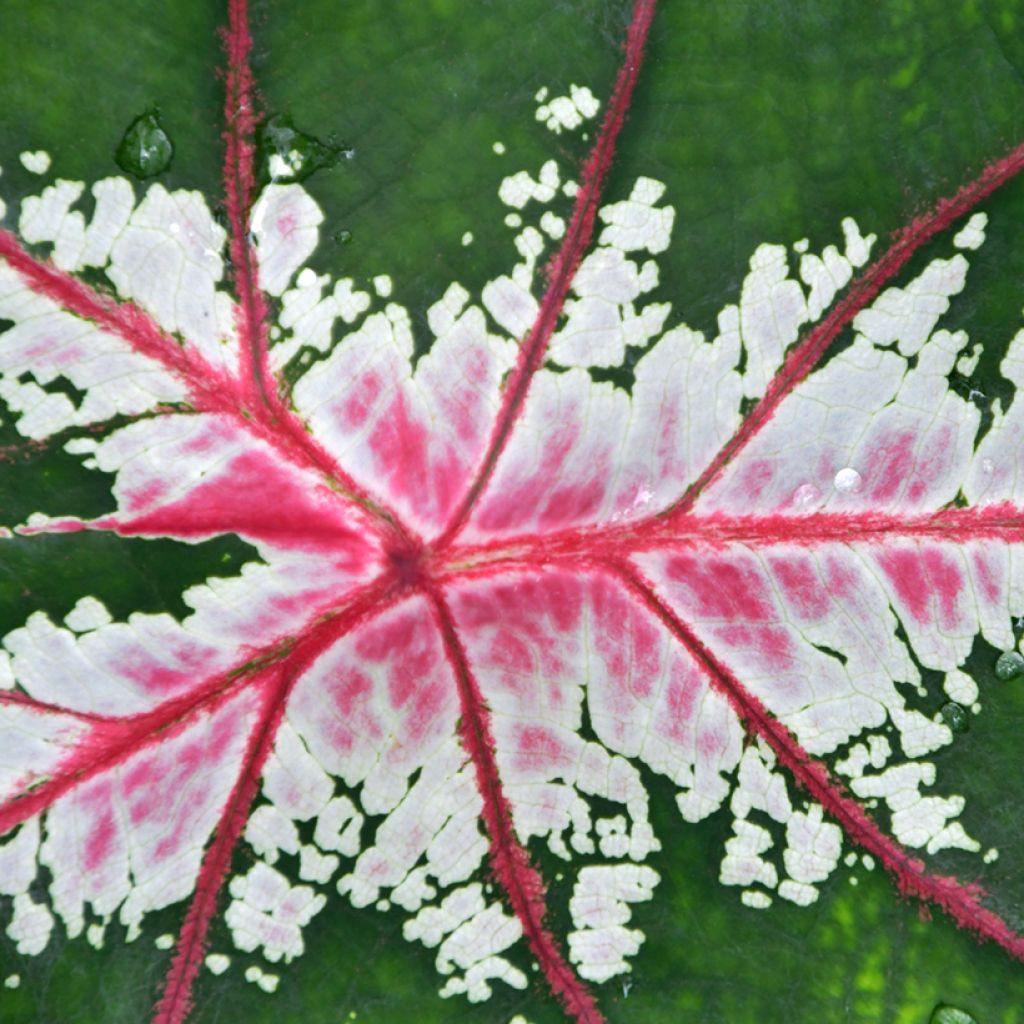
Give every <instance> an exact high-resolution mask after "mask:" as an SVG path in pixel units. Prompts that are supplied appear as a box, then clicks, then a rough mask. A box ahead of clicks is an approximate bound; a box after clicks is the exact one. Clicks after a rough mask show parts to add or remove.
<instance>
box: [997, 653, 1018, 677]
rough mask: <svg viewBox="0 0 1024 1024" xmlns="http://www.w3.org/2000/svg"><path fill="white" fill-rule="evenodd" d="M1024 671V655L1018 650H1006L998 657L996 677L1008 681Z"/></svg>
mask: <svg viewBox="0 0 1024 1024" xmlns="http://www.w3.org/2000/svg"><path fill="white" fill-rule="evenodd" d="M1021 672H1024V657H1021V655H1020V654H1018V653H1017V651H1004V652H1003V653H1002V654H1000V655H999V657H998V658H996V678H997V679H1001V680H1002V681H1003V682H1006V681H1007V680H1010V679H1016V678H1017V676H1019V675H1020V674H1021Z"/></svg>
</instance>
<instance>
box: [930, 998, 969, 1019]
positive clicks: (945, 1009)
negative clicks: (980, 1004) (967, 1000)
mask: <svg viewBox="0 0 1024 1024" xmlns="http://www.w3.org/2000/svg"><path fill="white" fill-rule="evenodd" d="M928 1024H978V1019H977V1017H975V1016H974V1015H973V1014H970V1013H968V1012H967V1011H966V1010H960V1009H958V1008H957V1007H955V1006H946V1005H945V1004H944V1003H940V1004H939V1005H938V1006H936V1007H935V1009H934V1010H933V1011H932V1015H931V1018H930V1019H929V1022H928Z"/></svg>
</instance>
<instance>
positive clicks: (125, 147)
mask: <svg viewBox="0 0 1024 1024" xmlns="http://www.w3.org/2000/svg"><path fill="white" fill-rule="evenodd" d="M173 156H174V145H173V144H172V143H171V139H170V136H168V134H167V132H166V131H164V127H163V125H162V124H161V123H160V115H159V114H158V113H157V111H155V110H148V111H146V113H145V114H141V115H140V116H139V117H137V118H135V120H134V121H132V123H131V124H130V125H128V130H127V131H126V132H125V133H124V138H123V139H121V142H120V144H119V145H118V147H117V150H116V152H115V153H114V160H115V161H116V162H117V166H118V167H120V168H121V170H122V171H126V172H127V173H128V174H131V175H133V176H134V177H136V178H152V177H155V176H156V175H157V174H160V173H161V172H163V171H166V170H167V168H168V167H170V165H171V157H173Z"/></svg>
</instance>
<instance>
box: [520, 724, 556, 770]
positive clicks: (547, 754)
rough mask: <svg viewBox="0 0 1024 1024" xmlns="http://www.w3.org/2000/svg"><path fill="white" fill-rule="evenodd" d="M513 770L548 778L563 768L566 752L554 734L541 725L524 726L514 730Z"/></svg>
mask: <svg viewBox="0 0 1024 1024" xmlns="http://www.w3.org/2000/svg"><path fill="white" fill-rule="evenodd" d="M514 742H515V746H516V756H515V770H516V771H517V772H523V773H524V774H525V773H530V774H533V773H536V774H538V775H541V776H543V777H549V776H551V775H552V774H554V773H556V772H557V771H558V770H559V769H560V768H563V767H564V766H565V764H566V761H567V760H568V758H569V754H568V751H567V750H566V748H565V745H564V744H563V743H562V741H561V740H560V739H559V738H558V737H557V736H556V735H555V733H554V732H553V731H552V730H551V729H548V728H547V727H546V726H543V725H524V726H520V727H519V728H517V729H516V735H515V741H514Z"/></svg>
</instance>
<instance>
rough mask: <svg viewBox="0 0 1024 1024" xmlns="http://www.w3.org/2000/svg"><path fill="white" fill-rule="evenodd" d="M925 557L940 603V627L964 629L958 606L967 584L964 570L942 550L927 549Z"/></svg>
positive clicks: (930, 578)
mask: <svg viewBox="0 0 1024 1024" xmlns="http://www.w3.org/2000/svg"><path fill="white" fill-rule="evenodd" d="M923 557H924V565H925V569H926V570H927V572H928V579H929V582H930V583H931V585H932V588H933V589H934V592H935V594H936V596H937V597H938V601H939V625H940V626H941V627H942V629H944V630H956V629H962V628H963V626H964V623H963V621H962V619H961V616H960V615H959V614H958V611H957V605H958V604H959V598H960V594H961V593H962V591H963V589H964V586H965V585H966V583H967V581H966V579H965V578H964V572H963V569H962V568H961V567H960V566H959V565H958V564H957V562H956V560H955V559H954V558H952V557H951V556H950V555H948V554H947V553H946V552H944V551H943V550H942V549H941V548H934V547H930V548H926V549H925V551H924V555H923Z"/></svg>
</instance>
